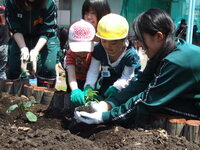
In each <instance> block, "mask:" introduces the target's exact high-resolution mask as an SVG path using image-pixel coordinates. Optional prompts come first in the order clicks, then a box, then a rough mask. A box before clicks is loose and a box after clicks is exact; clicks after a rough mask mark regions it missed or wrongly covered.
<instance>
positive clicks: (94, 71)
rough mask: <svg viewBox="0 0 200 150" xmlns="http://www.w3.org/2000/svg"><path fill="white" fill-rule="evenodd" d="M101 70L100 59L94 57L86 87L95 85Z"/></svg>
mask: <svg viewBox="0 0 200 150" xmlns="http://www.w3.org/2000/svg"><path fill="white" fill-rule="evenodd" d="M99 71H100V61H99V60H97V59H95V58H94V57H92V60H91V63H90V67H89V70H88V72H87V77H86V81H85V85H84V87H85V86H91V87H92V88H94V87H95V83H96V81H97V78H98V76H99Z"/></svg>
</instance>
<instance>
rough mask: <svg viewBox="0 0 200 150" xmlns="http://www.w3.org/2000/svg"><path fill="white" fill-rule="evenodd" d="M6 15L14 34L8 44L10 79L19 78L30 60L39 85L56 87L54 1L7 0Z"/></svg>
mask: <svg viewBox="0 0 200 150" xmlns="http://www.w3.org/2000/svg"><path fill="white" fill-rule="evenodd" d="M6 17H7V18H6V20H7V21H8V24H9V27H10V30H11V32H12V33H13V38H11V40H10V44H9V52H10V53H9V62H8V64H9V67H8V74H7V77H8V79H11V80H16V79H19V78H20V77H21V73H22V72H24V70H26V67H24V66H26V65H24V64H27V62H28V61H29V60H30V61H31V62H32V64H33V67H32V72H31V74H32V75H33V76H36V77H37V85H38V86H44V87H49V88H54V87H55V83H56V71H55V65H56V59H57V53H58V51H59V50H60V43H59V39H58V36H57V32H56V28H57V21H56V19H57V6H56V4H55V2H54V0H15V1H13V0H7V3H6ZM29 58H30V59H29ZM25 77H26V76H25Z"/></svg>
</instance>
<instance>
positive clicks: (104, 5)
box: [66, 0, 110, 105]
mask: <svg viewBox="0 0 200 150" xmlns="http://www.w3.org/2000/svg"><path fill="white" fill-rule="evenodd" d="M108 13H110V6H109V4H108V2H107V0H85V1H84V3H83V6H82V19H84V20H85V21H88V22H89V23H91V24H92V25H93V27H94V29H95V30H96V27H97V23H98V21H99V20H100V19H101V18H102V17H103V16H104V15H106V14H108ZM93 42H94V44H95V43H96V42H99V39H98V38H97V37H94V39H93ZM80 51H81V48H80ZM72 56H73V57H72ZM91 56H92V55H91V53H89V54H88V56H87V57H85V58H87V59H86V60H83V59H81V60H82V61H83V62H85V61H87V63H86V62H85V63H84V64H87V66H82V67H83V68H85V69H84V73H83V70H82V69H80V68H81V65H80V64H83V63H82V62H79V61H80V57H79V56H78V55H77V54H75V53H74V52H73V51H71V50H70V49H69V50H68V51H67V54H66V71H67V75H66V80H67V92H71V90H72V93H71V100H72V102H74V103H76V104H77V105H78V103H77V102H75V101H74V100H75V99H79V100H80V103H81V104H84V95H85V92H84V91H82V90H83V85H84V84H85V80H86V75H85V76H84V77H83V76H82V77H81V78H80V76H79V77H78V74H86V73H87V71H88V68H89V65H90V61H91ZM72 59H74V60H75V62H76V63H79V64H73V65H72V64H69V63H68V62H70V61H69V60H72ZM76 65H78V66H79V68H77V67H75V66H76ZM72 66H73V67H74V69H72V68H73V67H72ZM74 74H75V76H74ZM72 81H73V84H72ZM75 91H76V92H75Z"/></svg>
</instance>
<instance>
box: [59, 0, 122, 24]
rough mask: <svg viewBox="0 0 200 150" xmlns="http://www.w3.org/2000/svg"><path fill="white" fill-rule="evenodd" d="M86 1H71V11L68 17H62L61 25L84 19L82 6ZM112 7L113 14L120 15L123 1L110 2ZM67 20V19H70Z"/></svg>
mask: <svg viewBox="0 0 200 150" xmlns="http://www.w3.org/2000/svg"><path fill="white" fill-rule="evenodd" d="M83 2H84V0H72V1H71V11H70V12H68V13H71V14H68V15H67V16H65V17H62V19H61V15H62V14H61V15H60V17H59V18H58V19H60V23H61V22H62V23H66V25H69V24H70V23H71V22H73V21H75V20H78V19H80V18H82V16H81V9H82V5H83ZM108 2H109V4H110V7H111V11H112V12H113V13H118V14H120V11H121V6H122V0H108ZM69 16H70V18H67V19H66V17H69ZM63 19H65V20H64V21H62V20H63Z"/></svg>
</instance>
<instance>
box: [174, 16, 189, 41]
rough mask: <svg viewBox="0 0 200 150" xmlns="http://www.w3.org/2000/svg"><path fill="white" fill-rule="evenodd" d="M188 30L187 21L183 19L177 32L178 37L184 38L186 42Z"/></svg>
mask: <svg viewBox="0 0 200 150" xmlns="http://www.w3.org/2000/svg"><path fill="white" fill-rule="evenodd" d="M186 30H187V24H186V20H185V19H182V20H181V23H180V25H179V26H178V29H177V31H176V37H178V38H183V39H184V40H185V38H186Z"/></svg>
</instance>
